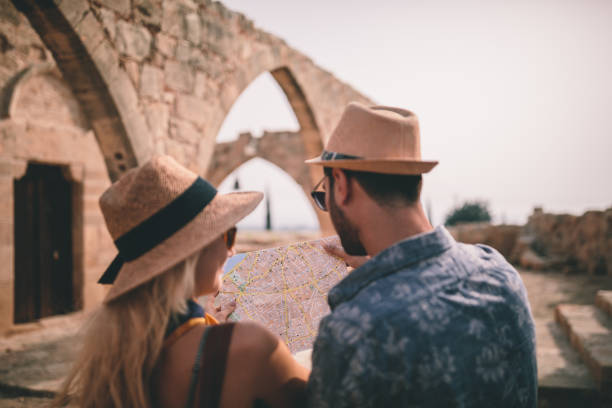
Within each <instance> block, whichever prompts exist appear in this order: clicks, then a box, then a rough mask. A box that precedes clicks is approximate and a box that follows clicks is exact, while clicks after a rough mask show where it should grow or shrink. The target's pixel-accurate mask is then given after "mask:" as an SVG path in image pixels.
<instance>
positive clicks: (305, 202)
mask: <svg viewBox="0 0 612 408" xmlns="http://www.w3.org/2000/svg"><path fill="white" fill-rule="evenodd" d="M279 134H282V132H279ZM297 136H298V137H299V135H297ZM270 140H271V139H270ZM269 159H273V160H274V157H262V156H259V155H257V156H252V157H248V158H246V160H244V161H242V162H241V163H240V165H238V166H236V167H235V168H234V169H233V170H232V171H231V172H230V173H227V174H225V177H224V178H223V179H222V180H220V181H219V183H218V184H217V185H218V186H219V187H221V185H224V186H223V191H227V190H228V187H229V186H231V185H233V182H234V181H235V180H236V179H235V178H234V177H232V176H235V177H236V178H237V179H238V180H239V181H240V188H241V189H249V188H252V186H251V187H249V186H248V185H245V184H246V183H248V181H247V180H250V182H251V183H261V184H260V185H259V186H258V187H257V188H259V189H260V190H261V191H263V192H264V193H265V194H266V195H267V196H269V197H271V198H272V211H271V214H272V220H273V222H272V226H273V229H277V228H278V225H277V222H278V219H276V220H275V218H276V217H278V216H279V215H280V213H282V214H283V215H284V216H285V222H287V221H289V222H292V223H293V222H296V220H299V219H300V217H301V216H303V215H304V214H305V211H307V212H308V214H307V215H308V218H309V221H310V219H311V218H310V217H311V214H312V218H314V219H315V220H316V221H315V222H317V223H318V218H317V214H316V208H315V206H313V205H312V200H311V199H310V194H309V193H310V191H308V192H306V191H304V189H303V187H302V186H301V184H300V183H299V181H298V180H297V179H296V177H295V176H294V175H293V174H291V173H290V172H288V171H287V168H286V167H283V166H282V164H283V163H282V161H279V160H274V161H271V160H269ZM262 163H265V166H266V168H264V169H262V167H263V165H262ZM250 164H255V166H257V167H259V168H260V169H262V170H264V171H263V172H262V173H263V175H262V177H263V178H264V179H265V178H268V177H269V176H271V175H272V174H274V176H273V177H274V180H275V181H276V180H280V179H283V184H282V186H286V183H287V182H288V181H289V180H290V181H291V183H290V184H292V188H287V189H284V188H283V189H280V188H279V186H280V185H279V184H274V183H267V182H265V183H264V182H262V179H261V178H260V177H257V179H256V180H253V179H252V178H251V177H249V174H250V172H249V171H248V170H247V169H248V168H245V167H246V166H248V165H250ZM249 168H251V167H249ZM271 168H273V169H274V170H270V169H271ZM271 172H273V173H272V174H271ZM306 177H308V175H306ZM287 187H288V186H287ZM296 187H297V189H296ZM281 191H282V195H280V194H279V193H280V192H281ZM283 200H285V203H282V201H283ZM296 200H299V203H296V202H295V201H296ZM286 202H291V203H294V205H292V206H290V207H289V208H290V211H289V210H288V209H287V207H286V206H285V208H284V209H283V211H280V209H279V207H280V205H286ZM279 203H280V205H279ZM264 206H265V199H264V201H263V202H262V203H261V204H260V207H261V208H259V210H258V213H256V214H255V216H254V217H253V218H255V219H257V220H260V221H263V219H264V218H263V208H264ZM304 207H306V208H304ZM298 208H299V209H298ZM308 208H311V209H312V210H309V209H308ZM289 214H290V215H291V220H288V219H287V218H286V217H287V216H288V215H289ZM260 216H261V218H260ZM298 224H299V222H298ZM306 224H308V225H310V224H311V223H310V222H305V223H303V224H302V226H305V225H306ZM315 225H316V224H315ZM296 226H297V225H296ZM319 226H320V224H319ZM319 229H320V228H319Z"/></svg>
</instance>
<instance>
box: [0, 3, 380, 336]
mask: <svg viewBox="0 0 612 408" xmlns="http://www.w3.org/2000/svg"><path fill="white" fill-rule="evenodd" d="M19 1H20V0H13V1H12V2H9V1H8V0H0V90H1V91H2V96H3V97H2V98H0V119H5V121H4V122H2V123H1V124H0V159H2V160H4V161H3V162H2V163H0V167H3V168H4V167H6V168H7V169H10V172H11V174H13V176H12V177H17V176H15V174H19V172H20V171H21V174H23V171H25V165H26V164H27V161H28V160H38V161H43V162H49V163H57V164H64V165H67V166H70V168H71V169H73V168H74V171H73V173H74V174H77V173H79V174H82V176H79V177H81V178H80V179H79V180H80V181H78V182H79V183H81V184H82V185H81V188H82V190H83V194H84V195H85V200H84V209H83V220H82V222H83V234H82V236H83V237H84V238H83V240H84V241H85V244H84V249H83V254H82V255H83V256H82V257H83V262H84V264H85V265H86V266H87V268H88V269H87V271H86V272H85V277H84V280H85V290H84V293H85V295H84V302H85V305H86V307H89V306H90V305H93V304H95V303H96V302H99V300H100V299H101V296H103V293H104V291H103V290H99V288H97V287H96V285H95V278H96V277H97V276H98V275H99V273H101V271H100V268H102V265H103V264H105V263H107V262H109V261H110V260H111V259H112V256H113V255H114V248H113V246H112V242H111V241H110V238H109V237H108V236H107V233H106V230H105V229H104V224H103V220H102V217H101V214H100V213H99V210H98V209H97V207H96V203H95V196H96V195H99V194H101V192H102V191H103V190H104V188H106V186H107V185H108V183H109V179H108V177H107V176H106V174H107V173H106V172H105V167H104V164H106V170H107V172H108V174H110V175H111V177H113V178H116V177H118V176H119V175H120V174H122V173H123V172H125V171H126V170H127V169H128V168H129V167H131V166H134V165H136V164H138V163H142V162H143V161H145V160H146V159H148V158H149V157H150V156H151V154H153V153H167V154H170V155H172V156H174V157H175V158H176V159H177V160H178V161H179V162H181V163H183V164H184V165H186V166H187V167H189V168H190V169H192V170H194V171H196V172H198V173H200V174H202V175H206V173H207V170H208V168H209V164H210V163H211V160H214V159H215V157H214V156H213V152H214V150H215V138H216V135H217V132H218V131H219V128H220V127H221V125H222V123H223V120H224V119H225V116H226V115H227V113H228V112H229V110H230V109H231V107H232V105H233V104H234V102H235V100H236V98H238V96H239V95H240V93H241V92H243V90H244V89H245V88H246V87H247V86H248V85H249V84H250V83H251V82H252V81H253V80H254V79H255V78H256V77H257V76H259V75H260V74H261V73H263V72H266V71H268V72H272V74H273V76H274V78H275V79H276V80H277V81H278V82H279V85H280V86H281V88H282V89H283V91H284V92H285V94H286V96H287V99H288V101H289V103H290V105H291V107H292V108H293V109H294V112H295V114H296V117H297V119H298V122H299V123H300V126H301V130H300V132H299V134H298V136H297V137H295V136H292V137H291V138H286V139H283V138H284V136H281V135H277V136H270V135H268V137H267V138H263V139H262V140H261V141H260V144H261V146H260V148H261V151H262V152H263V151H266V152H268V153H266V154H269V156H266V157H270V158H272V157H274V158H275V159H274V160H273V162H275V163H277V164H278V165H279V166H280V167H282V168H284V169H285V170H286V171H287V172H288V173H289V174H291V175H292V176H293V177H294V178H295V180H296V181H297V182H298V183H299V184H301V185H302V188H303V189H304V191H305V192H306V191H307V189H308V188H310V187H311V186H312V183H313V181H316V180H314V179H315V178H317V177H318V176H319V174H318V173H317V172H316V169H315V170H313V169H308V168H307V167H305V166H304V165H303V163H302V162H301V160H302V159H303V158H302V157H301V156H300V155H302V154H304V155H305V156H307V157H310V156H313V155H315V154H318V153H319V152H320V150H321V148H322V145H323V144H322V141H323V139H324V137H325V136H326V135H327V134H328V133H329V132H330V131H331V128H332V126H333V125H334V124H335V121H337V119H338V118H339V116H340V114H341V112H342V110H343V108H344V106H345V105H346V104H347V103H348V102H349V101H351V100H359V101H362V102H369V100H368V99H367V98H366V97H364V96H363V95H361V94H359V93H357V92H356V91H354V90H353V89H351V88H350V87H349V86H347V85H345V84H343V83H341V82H340V81H338V80H337V79H335V78H334V77H333V76H332V75H331V74H330V73H328V72H326V71H324V70H322V69H320V68H319V67H317V66H316V65H315V64H314V63H313V62H312V61H311V60H310V59H309V58H307V57H305V56H303V55H302V54H300V53H299V52H298V51H296V50H293V49H292V48H290V47H289V46H288V45H287V44H285V43H284V42H283V41H282V40H280V39H278V38H276V37H274V36H273V35H270V34H268V33H265V32H262V31H260V30H258V29H257V28H255V27H254V25H253V23H252V22H251V21H250V20H248V19H247V18H245V17H244V16H243V15H241V14H239V13H235V12H232V11H230V10H228V9H226V8H225V7H224V6H223V5H222V4H221V3H219V2H212V1H210V0H197V1H192V0H164V1H162V0H73V1H66V0H63V1H57V2H54V3H53V4H56V5H57V8H56V9H54V8H53V7H51V8H47V9H45V10H44V12H40V11H42V9H39V10H38V11H39V13H31V14H30V15H29V16H28V17H29V18H30V20H28V19H27V18H26V17H25V16H24V15H22V14H21V13H19V12H18V11H17V10H16V8H15V7H14V6H13V4H21V3H19ZM25 1H28V2H29V4H30V5H31V6H32V7H34V8H36V7H37V3H36V2H34V1H31V0H25ZM60 17H61V18H60ZM64 18H65V20H66V21H67V24H63V23H62V22H63V21H64ZM29 21H33V22H34V25H35V27H31V26H30V23H29ZM37 33H38V34H37ZM41 38H43V39H44V40H45V41H44V43H43V41H41ZM46 47H49V48H50V49H47V48H46ZM52 53H55V54H56V55H61V56H62V58H59V59H58V64H59V65H58V68H59V72H61V74H58V72H57V71H55V73H54V74H53V75H51V74H48V75H47V76H46V77H44V78H41V77H40V76H37V75H38V74H37V73H35V72H33V73H31V74H27V73H25V71H24V70H25V69H29V67H32V66H33V65H36V64H41V63H47V64H51V65H53V64H55V62H54V61H53V58H52V57H51V56H52ZM28 72H31V71H28ZM49 72H51V71H49ZM26 74H27V75H31V78H30V79H31V80H32V81H31V82H28V81H22V82H23V83H22V85H23V86H22V89H21V92H22V94H21V96H19V97H18V98H14V100H15V101H16V102H15V104H14V105H12V106H14V109H13V110H12V111H11V112H10V114H9V103H8V102H9V99H11V97H12V96H13V87H14V85H15V84H16V83H18V82H19V81H20V79H23V78H22V76H23V75H26ZM49 75H51V76H49ZM54 81H55V82H54ZM58 84H59V85H58ZM66 84H67V85H68V86H69V87H71V88H72V91H73V92H74V94H73V95H70V92H69V91H67V89H68V88H67V87H63V85H66ZM28 87H29V88H28ZM15 95H18V93H15ZM75 97H76V99H75ZM57 100H61V101H62V103H60V104H56V103H55V102H54V101H57ZM7 118H8V119H7ZM90 128H91V129H93V131H94V132H95V135H96V139H94V137H93V134H92V133H91V132H90V131H88V129H90ZM275 137H276V140H277V144H274V143H272V144H270V145H266V143H268V142H267V141H268V140H272V139H274V138H275ZM289 139H291V140H289ZM294 139H295V141H293V140H294ZM96 141H97V144H96ZM300 144H301V146H302V147H299V146H298V145H300ZM92 146H93V147H92ZM249 146H250V147H249ZM294 147H295V149H297V150H295V149H294ZM251 148H253V142H249V143H248V146H247V151H248V150H249V149H251ZM300 149H303V151H302V150H300ZM100 151H101V152H102V155H103V156H100ZM304 152H305V153H304ZM298 157H299V158H298ZM0 161H1V160H0ZM271 161H272V160H271ZM80 166H82V167H80ZM74 177H76V176H74ZM11 211H12V210H11ZM7 214H8V213H5V214H4V216H5V218H6V220H9V221H11V220H12V213H11V216H10V217H8V216H7ZM317 214H318V215H319V219H320V221H321V223H322V224H321V225H322V226H323V227H324V229H325V225H328V226H329V220H328V219H327V216H326V215H322V214H319V213H317ZM0 217H2V214H0ZM326 220H327V221H326ZM11 222H12V221H11ZM326 222H327V224H325V223H326ZM2 236H3V235H2V233H0V240H1V237H2ZM92 251H96V253H94V252H92ZM0 298H2V296H0ZM11 302H12V300H11ZM0 309H2V313H0V314H2V315H3V316H4V313H8V309H6V310H5V309H4V306H2V307H0ZM10 316H12V309H11V312H10ZM0 326H2V323H0Z"/></svg>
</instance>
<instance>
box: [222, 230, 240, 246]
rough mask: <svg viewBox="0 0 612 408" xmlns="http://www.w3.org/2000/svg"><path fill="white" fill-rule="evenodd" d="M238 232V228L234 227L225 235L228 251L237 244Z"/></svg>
mask: <svg viewBox="0 0 612 408" xmlns="http://www.w3.org/2000/svg"><path fill="white" fill-rule="evenodd" d="M237 232H238V228H236V227H232V228H230V229H228V230H227V231H225V233H223V240H224V241H225V246H226V247H227V249H228V250H231V249H232V248H233V247H234V244H235V243H236V233H237Z"/></svg>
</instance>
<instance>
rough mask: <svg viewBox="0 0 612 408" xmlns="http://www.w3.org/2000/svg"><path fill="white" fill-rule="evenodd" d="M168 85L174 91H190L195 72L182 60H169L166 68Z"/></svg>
mask: <svg viewBox="0 0 612 408" xmlns="http://www.w3.org/2000/svg"><path fill="white" fill-rule="evenodd" d="M165 76H166V85H167V86H168V87H169V88H171V89H172V90H174V91H179V92H190V91H191V90H192V88H193V83H194V72H193V70H192V69H191V67H190V66H189V65H187V64H185V63H182V62H176V61H168V62H167V63H166V68H165Z"/></svg>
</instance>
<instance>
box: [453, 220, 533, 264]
mask: <svg viewBox="0 0 612 408" xmlns="http://www.w3.org/2000/svg"><path fill="white" fill-rule="evenodd" d="M448 230H449V232H450V233H451V234H452V235H453V237H454V238H455V239H456V240H457V241H459V242H464V243H466V244H485V245H489V246H491V247H493V248H495V249H497V250H498V251H499V253H501V254H502V255H503V256H504V257H506V258H507V259H511V257H512V255H513V253H514V251H515V246H516V243H517V239H518V237H519V234H520V232H521V227H520V226H518V225H492V224H488V223H472V224H459V225H456V226H453V227H448Z"/></svg>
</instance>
